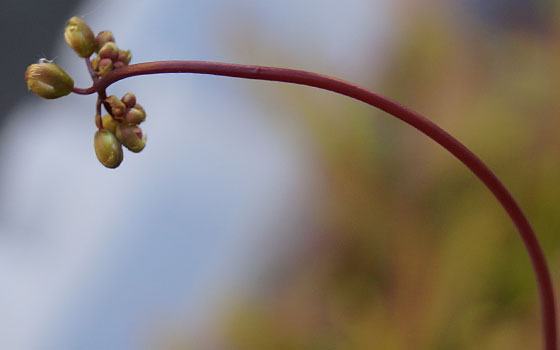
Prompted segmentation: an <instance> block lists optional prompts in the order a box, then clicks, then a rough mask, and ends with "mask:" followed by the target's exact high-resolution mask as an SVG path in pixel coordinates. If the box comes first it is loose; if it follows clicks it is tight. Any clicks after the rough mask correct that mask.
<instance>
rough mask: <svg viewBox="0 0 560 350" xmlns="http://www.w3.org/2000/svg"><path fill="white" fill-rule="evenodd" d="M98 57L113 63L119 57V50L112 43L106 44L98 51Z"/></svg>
mask: <svg viewBox="0 0 560 350" xmlns="http://www.w3.org/2000/svg"><path fill="white" fill-rule="evenodd" d="M99 57H101V58H110V59H111V60H113V61H116V60H117V57H119V48H118V47H117V44H115V43H114V42H111V41H109V42H106V43H105V44H103V46H102V47H101V48H100V49H99Z"/></svg>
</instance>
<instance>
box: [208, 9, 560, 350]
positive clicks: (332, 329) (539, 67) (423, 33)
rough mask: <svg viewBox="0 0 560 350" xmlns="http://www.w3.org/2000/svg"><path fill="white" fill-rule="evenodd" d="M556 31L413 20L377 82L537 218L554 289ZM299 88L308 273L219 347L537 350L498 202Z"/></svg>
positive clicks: (402, 137)
mask: <svg viewBox="0 0 560 350" xmlns="http://www.w3.org/2000/svg"><path fill="white" fill-rule="evenodd" d="M551 11H552V10H551ZM556 13H557V12H556ZM558 18H560V17H559V16H550V23H547V25H545V26H544V27H545V28H546V31H544V32H543V31H542V30H539V31H535V32H531V31H530V30H527V29H525V30H507V31H500V32H493V31H492V29H491V28H485V29H484V28H482V29H481V28H478V27H476V25H474V24H473V23H470V24H469V23H468V22H462V21H452V20H450V17H449V14H446V13H445V12H444V10H442V9H440V11H433V12H430V11H426V12H420V13H414V14H413V13H410V14H409V15H408V17H407V18H406V21H404V22H406V23H407V24H406V25H405V26H404V27H403V28H402V30H401V32H400V34H399V35H398V37H397V38H396V40H395V44H394V47H393V50H392V52H390V53H389V54H390V56H391V59H390V60H388V61H389V62H390V63H388V64H387V66H386V67H385V68H384V74H383V79H382V81H381V82H380V81H374V82H371V85H370V86H375V90H376V91H379V92H380V93H382V94H383V95H386V96H389V97H390V98H392V99H394V100H397V101H400V102H401V103H402V104H404V105H407V106H410V107H411V108H413V109H415V110H417V111H419V112H420V113H422V114H424V115H426V116H428V117H429V118H430V119H432V120H434V121H435V122H436V123H438V124H439V125H440V126H442V127H443V128H444V129H446V130H448V131H449V132H450V133H451V134H452V135H455V136H456V137H457V138H458V139H459V140H461V141H462V142H463V143H465V144H466V145H467V146H468V147H470V148H471V149H472V150H473V151H474V153H475V154H477V155H479V156H480V157H481V158H482V159H483V160H484V161H485V162H486V163H487V164H488V165H489V166H490V168H492V169H493V170H494V171H495V172H496V173H497V174H498V176H499V177H500V178H501V179H502V180H503V181H504V183H505V184H506V186H507V187H508V188H509V189H510V190H511V191H512V193H513V194H514V196H515V197H516V198H517V200H518V201H519V202H520V203H521V206H522V208H524V210H526V212H527V215H528V217H529V219H530V221H531V222H532V224H533V226H534V228H535V230H536V232H537V234H538V236H539V238H540V240H541V242H542V244H543V247H544V250H545V253H546V255H547V257H548V259H549V262H550V264H551V269H552V273H553V278H554V280H555V281H556V289H557V290H558V289H560V286H559V285H558V281H560V249H559V243H560V235H559V234H558V233H559V232H560V215H558V212H559V209H560V186H559V185H558V180H559V179H560V137H559V135H560V115H559V114H560V113H559V111H560V98H559V97H558V96H559V95H558V93H559V91H560V83H559V81H560V79H559V78H560V65H559V62H560V41H559V38H560V27H559V23H560V22H559V21H558ZM469 25H471V26H474V27H476V28H475V29H474V30H473V28H472V27H469ZM349 54H351V53H349ZM372 69H375V68H372ZM366 74H367V73H366ZM289 89H294V88H293V87H288V88H287V89H286V90H284V91H286V96H284V98H285V103H286V104H288V105H290V108H292V109H294V108H297V109H299V110H300V111H302V112H300V114H303V115H304V119H303V122H302V124H303V125H304V126H303V127H305V130H306V132H307V133H308V136H309V137H310V138H311V139H312V140H313V144H314V147H315V151H316V153H317V156H318V157H319V159H320V161H321V166H322V173H323V174H324V175H323V178H322V180H323V181H324V188H325V189H326V190H325V193H324V194H323V195H324V198H323V200H321V201H320V203H318V204H317V205H318V206H319V209H318V210H316V211H315V212H316V213H317V222H318V223H319V224H318V225H317V226H316V227H314V232H313V233H310V234H312V235H313V243H312V244H310V245H309V246H308V247H307V248H306V250H305V252H303V253H302V254H301V257H300V258H299V260H298V263H297V264H288V265H287V266H286V267H285V268H284V269H283V270H281V271H280V272H278V273H277V275H276V276H273V277H274V278H273V279H272V280H273V282H272V283H270V285H268V286H266V287H265V288H264V289H265V291H262V290H261V291H259V292H255V293H254V295H250V296H247V298H246V299H245V300H244V301H242V302H239V303H238V304H237V306H236V307H234V308H233V310H234V311H232V312H229V313H227V314H225V315H224V322H223V324H222V327H221V329H220V331H219V332H218V333H219V334H218V335H217V337H218V338H219V339H220V342H221V343H222V344H224V347H225V348H228V349H321V350H324V349H388V350H391V349H442V350H444V349H523V350H526V349H537V348H539V347H540V344H541V338H540V336H541V323H540V313H539V312H540V309H539V308H540V305H539V302H538V293H537V287H536V282H535V278H534V275H533V272H532V269H531V266H530V262H529V259H528V256H527V254H526V252H525V250H524V248H523V246H522V243H521V240H520V238H519V236H518V234H517V232H516V231H515V228H514V226H513V224H512V223H511V222H510V220H509V218H508V217H507V215H506V214H505V212H504V211H503V209H502V208H501V207H500V206H499V204H498V203H497V201H496V200H495V199H494V198H493V197H492V195H491V193H490V192H489V191H488V190H487V189H486V188H485V187H484V186H483V185H482V184H481V183H480V182H479V181H478V180H477V179H476V178H475V177H474V176H473V175H472V174H470V173H469V172H468V171H467V169H466V168H465V167H464V166H463V165H461V164H460V163H459V162H458V161H457V160H456V159H454V158H453V157H452V156H451V155H449V154H448V153H446V152H445V151H444V150H443V149H441V148H440V147H439V146H438V145H436V144H435V143H434V142H432V141H431V140H429V139H427V138H426V137H425V136H423V135H421V134H419V133H418V132H417V131H416V130H413V129H412V128H410V127H408V126H405V125H403V124H402V123H401V122H400V121H397V120H394V119H392V118H390V117H387V116H386V115H384V113H382V112H371V110H370V109H368V108H366V107H363V106H361V105H359V104H357V103H355V102H352V101H350V102H348V101H344V100H342V99H338V98H336V97H331V96H332V95H323V94H318V95H317V94H315V95H314V93H312V92H303V90H301V91H299V92H301V94H297V95H296V94H294V93H290V92H289V91H290V90H289ZM291 91H293V90H291ZM306 91H307V90H306ZM270 99H271V100H272V99H278V96H274V97H271V98H270ZM325 99H331V100H330V102H329V101H325ZM265 101H266V99H265ZM332 101H334V102H332Z"/></svg>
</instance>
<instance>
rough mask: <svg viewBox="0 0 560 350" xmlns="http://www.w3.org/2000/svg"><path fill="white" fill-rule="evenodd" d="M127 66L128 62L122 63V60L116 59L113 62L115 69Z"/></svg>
mask: <svg viewBox="0 0 560 350" xmlns="http://www.w3.org/2000/svg"><path fill="white" fill-rule="evenodd" d="M124 66H126V64H124V63H122V62H121V61H116V62H114V63H113V69H119V68H122V67H124Z"/></svg>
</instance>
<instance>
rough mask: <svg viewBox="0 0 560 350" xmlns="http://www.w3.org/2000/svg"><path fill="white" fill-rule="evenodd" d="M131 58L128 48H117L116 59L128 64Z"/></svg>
mask: <svg viewBox="0 0 560 350" xmlns="http://www.w3.org/2000/svg"><path fill="white" fill-rule="evenodd" d="M131 59H132V55H131V53H130V50H119V55H118V56H117V60H118V61H119V62H122V63H124V64H125V65H128V64H129V63H130V60H131Z"/></svg>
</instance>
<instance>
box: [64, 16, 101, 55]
mask: <svg viewBox="0 0 560 350" xmlns="http://www.w3.org/2000/svg"><path fill="white" fill-rule="evenodd" d="M64 39H65V40H66V43H68V45H69V46H70V47H71V48H73V49H74V51H76V53H77V54H78V56H80V57H89V56H91V54H92V53H93V52H94V51H95V47H96V43H95V37H94V35H93V32H92V31H91V29H90V28H89V26H88V25H87V23H86V22H84V20H83V19H81V18H79V17H72V18H70V20H69V21H68V23H67V24H66V28H65V29H64Z"/></svg>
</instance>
